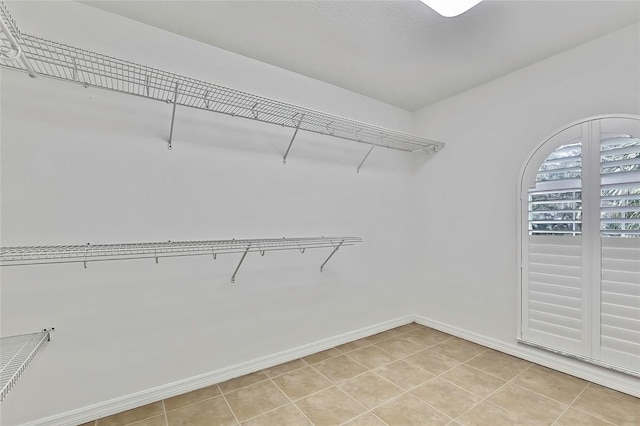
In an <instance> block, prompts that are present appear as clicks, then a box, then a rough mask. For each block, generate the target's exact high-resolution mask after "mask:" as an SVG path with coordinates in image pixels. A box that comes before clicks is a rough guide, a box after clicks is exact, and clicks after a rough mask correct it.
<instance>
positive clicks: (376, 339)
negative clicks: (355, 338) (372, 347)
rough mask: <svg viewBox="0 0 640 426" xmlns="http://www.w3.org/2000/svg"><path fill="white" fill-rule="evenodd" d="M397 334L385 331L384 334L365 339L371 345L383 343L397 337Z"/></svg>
mask: <svg viewBox="0 0 640 426" xmlns="http://www.w3.org/2000/svg"><path fill="white" fill-rule="evenodd" d="M395 335H396V334H395V333H392V332H391V331H388V330H387V331H383V332H382V333H378V334H374V335H372V336H368V337H365V338H364V339H365V340H367V341H368V342H371V343H378V342H382V341H383V340H387V339H390V338H392V337H393V336H395Z"/></svg>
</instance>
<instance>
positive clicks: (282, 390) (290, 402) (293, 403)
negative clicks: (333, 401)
mask: <svg viewBox="0 0 640 426" xmlns="http://www.w3.org/2000/svg"><path fill="white" fill-rule="evenodd" d="M296 370H300V368H298V369H296ZM296 370H291V371H296ZM284 374H287V373H284ZM277 377H280V376H277ZM269 380H271V383H273V384H274V386H275V387H277V388H278V389H279V390H280V392H282V394H283V395H284V396H285V397H287V399H288V400H289V404H291V405H293V406H294V407H295V408H296V410H298V411H299V412H300V413H301V414H302V415H303V416H304V418H305V419H307V420H308V421H309V423H310V424H312V425H313V424H314V423H313V422H312V421H311V419H310V418H309V417H307V415H306V414H305V413H304V411H302V410H301V409H300V407H298V406H297V405H296V403H295V402H293V399H291V397H289V395H287V393H286V392H285V391H284V389H282V388H281V387H280V386H278V384H277V383H276V382H275V381H274V380H273V379H272V378H269ZM325 389H328V388H325ZM322 390H324V389H322ZM303 398H306V397H303ZM300 399H302V398H300ZM281 407H284V405H282V406H281ZM281 407H277V408H274V409H273V410H271V411H274V410H277V409H278V408H281ZM262 414H266V413H262ZM256 417H257V416H256Z"/></svg>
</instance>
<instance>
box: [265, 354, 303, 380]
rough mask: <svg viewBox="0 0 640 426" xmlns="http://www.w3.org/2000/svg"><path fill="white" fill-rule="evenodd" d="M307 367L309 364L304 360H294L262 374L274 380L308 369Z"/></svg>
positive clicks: (266, 370)
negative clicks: (300, 369) (282, 375)
mask: <svg viewBox="0 0 640 426" xmlns="http://www.w3.org/2000/svg"><path fill="white" fill-rule="evenodd" d="M307 365H309V364H307V363H306V362H305V361H303V360H302V359H294V360H293V361H289V362H285V363H284V364H280V365H276V366H275V367H271V368H267V369H265V370H262V372H263V373H264V374H266V375H267V376H269V377H270V378H272V379H273V378H274V377H277V376H280V375H281V374H284V373H288V372H290V371H293V370H297V369H298V368H302V367H306V366H307Z"/></svg>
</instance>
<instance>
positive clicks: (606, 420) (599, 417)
mask: <svg viewBox="0 0 640 426" xmlns="http://www.w3.org/2000/svg"><path fill="white" fill-rule="evenodd" d="M590 385H591V382H588V384H587V386H585V387H584V389H582V391H581V392H580V394H579V395H578V396H577V397H576V398H575V399H574V400H573V402H572V403H571V405H570V406H569V408H573V409H574V410H576V411H579V412H581V413H583V414H586V415H588V416H591V417H595V418H597V419H598V420H602V421H604V422H607V423H609V424H611V425H614V426H615V425H616V423H614V422H612V421H609V420H608V419H605V418H604V417H602V416H601V415H600V414H596V413H590V412H588V411H585V410H583V409H581V408H577V407H574V406H573V404H575V402H576V401H577V400H578V398H580V396H582V394H583V393H584V392H585V391H586V390H587V388H588V387H589V386H590ZM613 398H615V397H613ZM615 399H616V400H618V401H622V402H627V401H624V400H622V399H618V398H615Z"/></svg>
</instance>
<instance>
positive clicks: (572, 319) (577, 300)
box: [527, 235, 583, 353]
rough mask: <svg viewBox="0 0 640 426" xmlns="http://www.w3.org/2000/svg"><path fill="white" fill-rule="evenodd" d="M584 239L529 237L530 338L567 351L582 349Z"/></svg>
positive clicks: (575, 237) (572, 237)
mask: <svg viewBox="0 0 640 426" xmlns="http://www.w3.org/2000/svg"><path fill="white" fill-rule="evenodd" d="M581 247H582V237H580V236H556V235H552V236H546V235H545V236H542V235H540V236H538V235H532V236H530V237H529V295H528V296H529V309H528V315H529V330H528V331H527V333H528V334H529V336H528V337H530V338H531V337H535V340H538V341H542V342H544V343H545V344H548V345H552V346H553V347H557V348H559V349H562V350H564V351H569V352H573V353H578V352H579V351H580V348H581V347H582V333H583V327H582V322H581V319H582V310H583V309H582V303H583V302H582V270H581V262H582V256H581V250H582V248H581Z"/></svg>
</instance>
